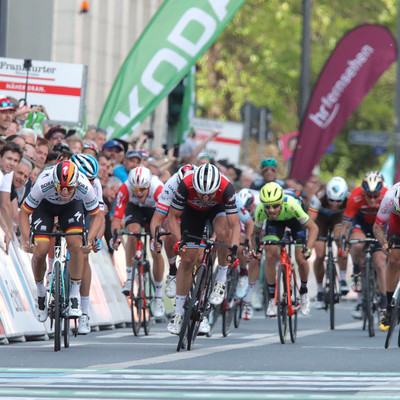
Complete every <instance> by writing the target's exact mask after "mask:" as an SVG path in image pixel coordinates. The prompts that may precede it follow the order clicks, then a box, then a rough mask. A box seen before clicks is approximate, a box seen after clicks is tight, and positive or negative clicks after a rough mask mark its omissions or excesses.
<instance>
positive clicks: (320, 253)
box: [313, 213, 328, 310]
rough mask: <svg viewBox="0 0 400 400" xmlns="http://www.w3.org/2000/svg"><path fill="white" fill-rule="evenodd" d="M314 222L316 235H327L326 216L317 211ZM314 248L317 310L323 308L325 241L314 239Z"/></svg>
mask: <svg viewBox="0 0 400 400" xmlns="http://www.w3.org/2000/svg"><path fill="white" fill-rule="evenodd" d="M315 223H316V224H317V226H318V235H319V236H324V237H325V236H327V235H328V224H327V221H326V217H324V216H323V215H321V214H320V213H319V214H318V216H317V219H316V220H315ZM314 250H315V260H314V265H313V268H314V275H315V280H316V281H317V302H316V308H317V310H320V309H323V308H325V301H324V287H323V280H324V276H325V254H326V251H325V250H326V243H325V242H322V241H316V242H315V245H314Z"/></svg>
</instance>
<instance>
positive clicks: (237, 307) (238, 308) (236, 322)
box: [233, 299, 243, 328]
mask: <svg viewBox="0 0 400 400" xmlns="http://www.w3.org/2000/svg"><path fill="white" fill-rule="evenodd" d="M235 302H238V304H236V305H235V313H234V318H233V324H234V326H235V328H239V325H240V320H241V319H242V311H243V299H240V300H236V301H235Z"/></svg>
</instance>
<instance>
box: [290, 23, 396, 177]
mask: <svg viewBox="0 0 400 400" xmlns="http://www.w3.org/2000/svg"><path fill="white" fill-rule="evenodd" d="M396 57H397V49H396V40H395V38H394V37H393V35H392V34H391V33H390V32H389V31H388V30H387V29H386V28H385V27H383V26H380V25H371V24H366V25H361V26H358V27H357V28H355V29H353V30H352V31H350V32H349V33H347V34H346V35H345V36H344V37H343V38H342V39H341V40H340V42H339V43H338V45H337V46H336V48H335V50H334V51H333V52H332V54H331V56H330V57H329V59H328V61H327V63H326V64H325V67H324V68H323V70H322V72H321V75H320V77H319V79H318V82H317V84H316V87H315V89H314V92H313V94H312V96H311V99H310V102H309V104H308V107H307V110H306V113H305V114H304V118H303V120H302V121H301V124H300V130H299V137H298V142H297V147H296V150H295V153H294V155H293V161H292V166H291V170H290V177H291V178H295V179H298V180H300V181H303V182H304V181H306V180H307V179H308V178H309V177H310V175H311V171H312V170H313V168H314V167H315V166H316V165H317V164H318V163H319V161H320V159H321V157H322V156H323V155H324V154H325V152H326V151H327V149H328V148H329V145H330V144H331V143H332V141H333V139H334V138H335V136H336V135H337V134H338V133H339V131H340V129H341V128H342V126H343V125H344V123H345V122H346V121H347V119H348V118H349V116H350V115H351V114H352V112H353V111H354V110H355V109H356V107H357V106H358V105H359V104H360V103H361V101H362V99H363V98H364V97H365V95H366V94H367V93H368V92H369V91H370V89H371V88H372V87H373V86H374V84H375V83H376V82H377V80H378V79H379V78H380V76H381V75H382V74H383V73H384V72H385V71H386V70H387V69H388V68H389V67H390V65H391V64H392V63H393V62H394V61H396Z"/></svg>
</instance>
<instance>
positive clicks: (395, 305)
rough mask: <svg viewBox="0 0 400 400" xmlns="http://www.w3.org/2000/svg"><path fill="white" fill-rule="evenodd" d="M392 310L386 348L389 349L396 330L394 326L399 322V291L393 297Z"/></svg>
mask: <svg viewBox="0 0 400 400" xmlns="http://www.w3.org/2000/svg"><path fill="white" fill-rule="evenodd" d="M392 304H393V306H392V311H391V313H390V325H389V330H388V333H387V335H386V340H385V349H387V348H388V347H389V345H390V340H391V338H392V334H393V332H394V328H395V327H396V325H397V323H398V322H399V312H400V296H399V293H397V297H396V298H393V299H392Z"/></svg>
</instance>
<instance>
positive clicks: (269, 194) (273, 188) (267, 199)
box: [260, 182, 283, 205]
mask: <svg viewBox="0 0 400 400" xmlns="http://www.w3.org/2000/svg"><path fill="white" fill-rule="evenodd" d="M260 200H261V203H263V204H265V205H274V204H281V203H283V189H282V186H281V185H279V184H278V183H276V182H268V183H267V184H266V185H264V186H263V187H262V188H261V190H260Z"/></svg>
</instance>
